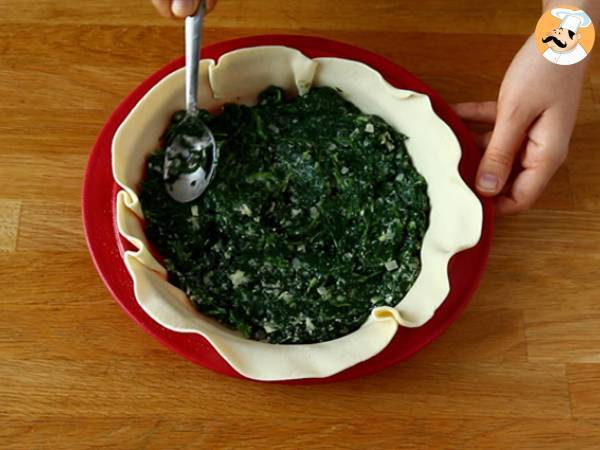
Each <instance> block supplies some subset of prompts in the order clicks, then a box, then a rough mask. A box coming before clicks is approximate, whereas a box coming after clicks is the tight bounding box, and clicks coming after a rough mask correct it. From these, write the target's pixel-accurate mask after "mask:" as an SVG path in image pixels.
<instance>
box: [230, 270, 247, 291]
mask: <svg viewBox="0 0 600 450" xmlns="http://www.w3.org/2000/svg"><path fill="white" fill-rule="evenodd" d="M229 279H230V280H231V283H232V284H233V287H234V288H237V287H238V286H241V285H242V284H244V283H247V282H248V278H247V277H246V274H245V273H244V272H243V271H242V270H236V271H235V272H233V273H232V274H231V275H229Z"/></svg>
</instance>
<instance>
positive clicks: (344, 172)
mask: <svg viewBox="0 0 600 450" xmlns="http://www.w3.org/2000/svg"><path fill="white" fill-rule="evenodd" d="M340 172H342V175H346V174H347V173H348V172H350V169H348V168H347V167H346V166H344V167H342V170H340Z"/></svg>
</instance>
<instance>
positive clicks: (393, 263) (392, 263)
mask: <svg viewBox="0 0 600 450" xmlns="http://www.w3.org/2000/svg"><path fill="white" fill-rule="evenodd" d="M384 266H385V268H386V270H387V271H388V272H391V271H392V270H396V269H397V268H398V263H397V262H396V260H395V259H391V260H389V261H387V262H386V263H385V264H384Z"/></svg>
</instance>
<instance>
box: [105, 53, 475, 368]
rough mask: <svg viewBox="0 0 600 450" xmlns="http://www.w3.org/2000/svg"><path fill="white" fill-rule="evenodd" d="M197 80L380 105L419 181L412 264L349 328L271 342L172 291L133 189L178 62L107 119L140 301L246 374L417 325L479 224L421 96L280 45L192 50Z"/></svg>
mask: <svg viewBox="0 0 600 450" xmlns="http://www.w3.org/2000/svg"><path fill="white" fill-rule="evenodd" d="M199 81H200V84H199V89H198V91H199V93H200V96H199V101H198V103H199V104H200V105H202V107H203V108H206V109H209V110H213V111H214V110H217V109H218V108H219V107H220V106H221V105H222V104H223V103H225V102H238V103H244V104H252V102H254V101H255V99H256V96H257V94H258V93H259V92H260V91H262V90H263V89H264V88H266V87H267V86H269V85H273V84H274V85H277V86H280V87H282V88H284V89H285V90H286V91H288V92H291V93H294V94H298V93H300V94H301V93H303V92H305V91H306V90H307V89H309V88H310V86H311V85H314V86H331V87H336V88H339V89H341V90H342V95H343V96H344V97H345V98H346V99H348V100H350V101H351V102H352V103H354V104H355V105H356V106H358V107H359V108H360V109H361V110H362V111H363V112H365V113H372V114H377V115H379V116H381V117H382V118H383V119H385V120H386V121H387V122H388V123H389V124H391V125H392V126H394V127H395V128H397V129H398V130H399V131H401V132H402V133H404V134H406V135H407V136H408V137H409V139H408V141H407V142H406V144H407V149H408V152H409V153H410V155H411V157H412V159H413V162H414V164H415V167H416V168H417V170H418V171H419V172H420V173H421V174H422V175H423V176H424V177H425V179H426V180H427V183H428V186H429V191H428V194H429V198H430V201H431V216H430V225H429V229H428V230H427V233H426V234H425V238H424V241H423V247H422V250H421V259H422V269H421V273H420V274H419V276H418V278H417V280H416V281H415V284H414V285H413V287H412V288H411V289H410V291H409V292H408V293H407V295H406V296H405V297H404V299H398V302H399V303H398V304H397V306H396V307H394V308H391V307H381V308H376V309H374V310H373V312H372V314H371V316H370V317H369V319H368V320H367V321H366V323H365V324H364V325H363V326H362V327H361V328H360V329H359V330H357V331H355V332H353V333H351V334H349V335H347V336H344V337H342V338H340V339H336V340H333V341H329V342H322V343H318V344H307V345H274V344H266V343H261V342H256V341H251V340H248V339H245V338H243V337H242V336H241V335H239V334H238V333H236V332H234V331H231V330H229V329H228V328H226V327H224V326H222V325H220V324H219V323H217V322H215V321H214V320H212V319H210V318H207V317H205V316H203V315H202V314H200V313H199V312H198V311H197V310H196V309H195V308H194V307H193V305H192V304H191V302H190V301H189V300H188V299H187V298H186V296H185V294H184V293H183V292H182V291H181V290H179V289H178V288H176V287H175V286H173V285H171V284H170V283H168V282H167V279H166V270H165V269H164V268H163V267H162V266H161V265H160V263H159V262H158V261H156V259H155V258H154V257H153V256H152V254H151V253H150V251H149V250H148V242H147V240H146V237H145V236H144V232H143V228H142V226H141V222H140V219H141V218H142V217H143V215H142V210H141V206H140V204H139V200H138V196H137V193H136V190H137V186H138V184H139V182H140V181H141V178H142V174H143V169H144V165H145V161H146V157H147V156H148V154H149V153H151V152H152V151H154V150H155V149H156V148H157V146H158V139H159V137H160V135H161V134H162V133H163V131H164V130H165V129H166V127H167V125H168V123H169V120H170V118H171V116H172V115H173V113H175V112H176V111H177V110H180V109H183V108H184V70H183V69H180V70H177V71H175V72H173V73H171V74H169V75H168V76H166V77H165V78H163V79H162V80H161V81H160V82H159V83H158V84H156V86H154V87H153V88H152V89H151V90H150V91H149V92H148V93H147V94H146V95H145V96H144V97H143V98H142V99H141V100H140V102H139V103H138V104H137V105H136V106H135V108H134V109H133V110H132V111H131V112H130V114H129V116H128V117H127V118H126V119H125V120H124V121H123V123H122V124H121V126H120V127H119V129H118V130H117V132H116V134H115V137H114V140H113V146H112V167H113V174H114V178H115V180H116V182H117V183H118V184H119V185H120V186H121V187H122V190H121V191H120V192H119V193H118V195H117V205H116V206H117V225H118V228H119V231H120V233H121V234H122V235H123V236H124V237H125V238H126V239H127V240H128V241H129V242H131V243H132V244H133V246H134V247H135V248H136V249H137V251H127V252H125V254H124V260H125V264H126V266H127V269H128V270H129V273H130V275H131V277H132V279H133V283H134V293H135V297H136V299H137V301H138V302H139V304H140V306H141V307H142V308H143V309H144V311H145V312H146V313H147V314H148V315H150V317H152V318H153V319H154V320H156V321H157V322H158V323H160V324H161V325H162V326H164V327H166V328H168V329H170V330H174V331H179V332H190V333H198V334H200V335H202V336H204V337H205V338H206V339H207V340H208V341H209V342H210V343H211V344H212V345H213V346H214V348H215V349H216V350H217V351H218V352H219V354H220V355H221V356H222V357H223V358H224V359H225V360H226V361H227V362H228V363H229V364H230V365H231V366H232V367H233V368H235V369H236V370H237V371H238V372H239V373H241V374H242V375H244V376H246V377H248V378H253V379H256V380H290V379H298V378H313V377H315V378H319V377H328V376H330V375H333V374H335V373H337V372H340V371H342V370H344V369H347V368H348V367H351V366H353V365H355V364H357V363H359V362H361V361H364V360H366V359H369V358H371V357H372V356H374V355H376V354H377V353H379V352H380V351H381V350H383V349H384V348H385V347H386V345H387V344H388V343H389V342H390V340H391V339H392V338H393V336H394V334H395V333H396V330H397V328H398V326H405V327H418V326H420V325H423V324H424V323H425V322H427V321H428V320H429V319H430V318H431V317H432V316H433V314H434V312H435V310H436V309H437V308H438V307H439V306H440V305H441V304H442V302H443V301H444V299H445V298H446V296H447V294H448V291H449V282H448V274H447V267H448V261H449V259H450V258H451V257H452V256H453V255H454V254H455V253H457V252H459V251H461V250H464V249H466V248H469V247H472V246H474V245H475V244H476V243H477V242H478V241H479V237H480V234H481V226H482V209H481V204H480V203H479V200H478V199H477V197H476V196H475V195H474V194H473V193H472V192H471V190H470V189H469V188H468V187H467V185H466V184H465V183H464V182H463V180H462V179H461V177H460V175H459V173H458V163H459V160H460V156H461V149H460V146H459V143H458V141H457V139H456V137H455V136H454V134H453V132H452V130H451V129H450V128H449V127H448V126H447V125H446V124H445V123H444V122H443V121H442V120H441V119H440V118H439V117H438V116H437V115H436V114H435V112H434V111H433V109H432V107H431V104H430V101H429V98H428V97H427V96H425V95H423V94H419V93H416V92H412V91H406V90H400V89H396V88H394V87H392V86H391V85H390V84H388V83H387V82H386V81H385V80H384V79H383V77H382V76H381V75H380V74H379V73H378V72H376V71H375V70H373V69H371V68H370V67H368V66H366V65H364V64H362V63H359V62H356V61H351V60H344V59H338V58H316V59H309V58H307V57H306V56H304V55H303V54H302V53H300V52H299V51H297V50H294V49H291V48H287V47H279V46H264V47H252V48H247V49H241V50H236V51H233V52H230V53H227V54H225V55H223V56H222V57H221V58H220V60H219V62H218V63H215V62H214V61H212V60H202V61H201V64H200V73H199ZM400 300H402V301H401V302H400Z"/></svg>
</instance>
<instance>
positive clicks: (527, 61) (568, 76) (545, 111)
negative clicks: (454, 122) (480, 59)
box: [454, 36, 586, 214]
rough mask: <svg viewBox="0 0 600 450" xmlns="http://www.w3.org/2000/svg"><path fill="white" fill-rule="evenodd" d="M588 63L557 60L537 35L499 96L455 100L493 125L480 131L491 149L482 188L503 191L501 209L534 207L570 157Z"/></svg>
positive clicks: (467, 115)
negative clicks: (558, 62)
mask: <svg viewBox="0 0 600 450" xmlns="http://www.w3.org/2000/svg"><path fill="white" fill-rule="evenodd" d="M585 67H586V62H585V60H584V61H582V62H580V63H577V64H574V65H571V66H559V65H556V64H552V63H551V62H549V61H547V60H546V59H545V58H543V57H542V56H541V55H540V54H539V52H538V51H537V49H536V45H535V42H534V40H533V36H532V37H530V38H529V39H528V40H527V42H526V43H525V45H523V47H522V48H521V50H519V52H518V53H517V55H516V56H515V58H514V59H513V61H512V63H511V65H510V67H509V68H508V70H507V72H506V74H505V76H504V80H503V82H502V85H501V87H500V93H499V95H498V101H497V102H480V103H459V104H456V105H454V109H455V111H456V112H457V113H458V115H459V116H460V117H461V118H463V119H464V120H466V121H468V122H479V123H485V124H489V125H493V131H489V132H484V133H474V135H475V138H476V140H477V141H478V143H479V145H480V146H481V147H482V148H485V149H486V150H485V154H484V156H483V159H482V161H481V163H480V165H479V170H478V173H477V190H478V191H479V192H480V193H481V194H482V195H484V196H488V197H492V196H497V197H496V207H497V211H498V212H499V213H500V214H516V213H518V212H521V211H525V210H527V209H529V208H530V207H531V206H532V205H533V204H534V202H535V201H536V200H537V198H538V197H539V196H540V194H541V193H542V191H543V190H544V188H545V187H546V185H547V184H548V182H549V181H550V179H551V178H552V176H553V175H554V173H555V172H556V171H557V170H558V168H559V167H560V165H561V164H562V163H563V162H564V161H565V159H566V157H567V153H568V149H569V141H570V139H571V133H572V132H573V127H574V126H575V119H576V117H577V109H578V107H579V98H580V95H581V87H582V84H583V78H584V74H585Z"/></svg>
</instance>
